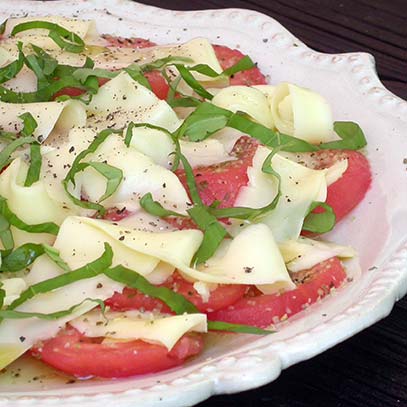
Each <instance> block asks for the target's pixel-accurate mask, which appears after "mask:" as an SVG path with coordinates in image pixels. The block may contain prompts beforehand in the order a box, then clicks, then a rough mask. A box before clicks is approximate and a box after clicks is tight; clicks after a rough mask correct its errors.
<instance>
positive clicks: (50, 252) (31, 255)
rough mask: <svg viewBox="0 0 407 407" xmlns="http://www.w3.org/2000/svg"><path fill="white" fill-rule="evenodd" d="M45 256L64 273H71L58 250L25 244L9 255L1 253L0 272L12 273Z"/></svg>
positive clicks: (43, 245)
mask: <svg viewBox="0 0 407 407" xmlns="http://www.w3.org/2000/svg"><path fill="white" fill-rule="evenodd" d="M43 254H46V255H47V256H48V257H49V258H50V259H51V260H52V261H53V262H54V263H55V264H57V266H59V267H61V268H62V269H63V270H65V271H71V270H70V269H69V267H68V265H67V264H66V263H65V262H64V261H63V260H62V259H61V257H60V256H59V252H58V250H56V249H55V248H53V247H51V246H48V245H47V244H36V243H26V244H23V245H22V246H20V247H18V248H17V249H15V250H14V251H13V252H11V253H10V254H5V252H4V251H2V253H1V257H2V262H1V266H0V271H1V272H10V273H14V272H17V271H20V270H23V269H25V268H27V267H29V266H30V265H31V264H32V263H33V262H34V261H35V259H37V258H38V257H39V256H42V255H43Z"/></svg>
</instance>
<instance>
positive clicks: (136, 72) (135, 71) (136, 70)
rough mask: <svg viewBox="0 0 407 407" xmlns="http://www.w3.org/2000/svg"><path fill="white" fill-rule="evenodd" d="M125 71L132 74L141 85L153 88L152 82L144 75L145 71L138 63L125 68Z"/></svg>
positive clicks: (132, 77)
mask: <svg viewBox="0 0 407 407" xmlns="http://www.w3.org/2000/svg"><path fill="white" fill-rule="evenodd" d="M124 71H125V72H127V73H128V74H129V75H130V77H131V79H133V80H134V81H136V82H138V83H139V84H140V85H142V86H144V87H145V88H147V89H150V90H151V85H150V82H149V81H148V80H147V78H146V77H145V76H144V75H143V72H142V70H141V68H140V67H139V66H138V65H135V64H133V65H130V66H128V67H127V68H124Z"/></svg>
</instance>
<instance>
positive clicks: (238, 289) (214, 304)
mask: <svg viewBox="0 0 407 407" xmlns="http://www.w3.org/2000/svg"><path fill="white" fill-rule="evenodd" d="M162 285H163V286H164V287H167V288H170V289H171V290H173V291H175V292H177V293H178V294H181V295H183V296H184V297H185V298H186V299H187V300H188V301H190V302H192V303H193V304H194V305H195V306H196V307H197V308H198V310H199V312H203V313H207V312H213V311H216V310H219V309H222V308H225V307H227V306H229V305H231V304H234V303H235V302H236V301H238V300H239V299H240V298H242V297H243V295H244V294H245V293H246V291H247V288H248V286H246V285H240V284H234V285H218V287H217V288H215V289H214V290H213V291H211V295H210V297H209V299H208V301H207V302H204V301H203V299H202V297H201V296H200V295H199V294H198V292H197V291H196V290H195V288H194V287H193V284H192V283H190V282H188V281H186V280H185V279H183V278H182V277H181V276H180V275H179V274H178V273H174V274H173V275H172V276H171V277H170V278H169V279H168V280H167V281H166V282H165V283H164V284H162ZM105 304H106V305H107V306H109V307H110V308H111V309H112V310H114V311H129V310H134V309H138V310H140V309H142V310H144V311H160V312H168V313H171V310H170V309H169V308H168V306H167V305H166V304H164V303H163V302H162V301H160V300H158V299H155V298H151V297H149V296H148V295H144V294H142V293H140V292H139V291H137V290H134V289H132V288H128V287H126V288H124V290H123V292H122V293H117V292H116V293H114V294H113V296H112V297H110V298H109V299H108V300H106V301H105Z"/></svg>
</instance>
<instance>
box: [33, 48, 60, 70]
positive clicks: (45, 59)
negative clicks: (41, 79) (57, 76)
mask: <svg viewBox="0 0 407 407" xmlns="http://www.w3.org/2000/svg"><path fill="white" fill-rule="evenodd" d="M30 45H31V48H32V49H33V50H34V52H35V53H36V54H37V57H38V61H39V64H40V66H41V69H42V72H43V74H44V75H45V76H49V75H52V74H53V73H54V72H55V69H56V68H57V67H58V66H59V64H58V61H57V60H56V59H55V58H54V57H52V56H51V55H49V54H48V53H46V52H45V51H44V50H43V49H42V48H40V47H37V46H36V45H34V44H30Z"/></svg>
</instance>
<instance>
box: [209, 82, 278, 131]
mask: <svg viewBox="0 0 407 407" xmlns="http://www.w3.org/2000/svg"><path fill="white" fill-rule="evenodd" d="M212 103H213V104H214V105H216V106H219V107H222V108H224V109H227V110H230V111H231V112H234V113H235V112H244V113H247V114H248V115H249V116H250V117H252V118H253V119H254V120H256V121H257V122H259V123H260V124H262V125H264V126H266V127H269V128H271V127H273V119H272V115H271V111H270V106H269V103H268V101H267V97H266V96H265V95H264V94H263V93H262V92H261V91H260V90H258V89H256V88H252V87H249V86H229V87H227V88H224V89H222V90H221V91H219V92H218V93H217V94H216V95H215V96H214V98H213V99H212Z"/></svg>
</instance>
